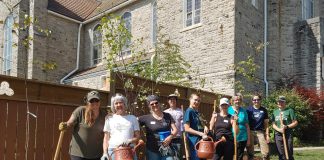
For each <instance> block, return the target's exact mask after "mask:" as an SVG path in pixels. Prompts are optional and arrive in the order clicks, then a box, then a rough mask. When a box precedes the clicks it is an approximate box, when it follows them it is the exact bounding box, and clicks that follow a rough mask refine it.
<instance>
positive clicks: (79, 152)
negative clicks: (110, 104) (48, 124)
mask: <svg viewBox="0 0 324 160" xmlns="http://www.w3.org/2000/svg"><path fill="white" fill-rule="evenodd" d="M84 100H85V102H86V106H80V107H78V108H76V109H75V110H74V111H73V113H72V115H71V117H70V119H69V120H68V121H67V122H61V123H60V125H59V130H60V131H63V130H66V129H67V128H73V131H72V140H71V143H70V146H69V147H68V148H69V150H70V151H69V153H70V157H71V160H83V159H91V160H99V159H100V157H101V155H102V144H103V141H102V139H103V137H104V132H103V131H102V130H103V128H104V124H105V117H106V113H107V112H106V111H105V110H104V109H100V95H99V92H97V91H90V92H89V93H88V94H87V96H86V97H85V98H84Z"/></svg>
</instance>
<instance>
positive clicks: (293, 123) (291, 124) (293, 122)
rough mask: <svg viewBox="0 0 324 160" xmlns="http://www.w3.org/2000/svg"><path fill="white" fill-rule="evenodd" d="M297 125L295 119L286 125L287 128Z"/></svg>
mask: <svg viewBox="0 0 324 160" xmlns="http://www.w3.org/2000/svg"><path fill="white" fill-rule="evenodd" d="M297 125H298V121H297V120H293V121H292V122H291V123H290V124H289V125H287V127H288V128H295V127H296V126H297Z"/></svg>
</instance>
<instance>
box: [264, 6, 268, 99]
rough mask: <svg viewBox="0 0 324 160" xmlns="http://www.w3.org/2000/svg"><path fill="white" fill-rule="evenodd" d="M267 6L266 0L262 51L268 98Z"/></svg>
mask: <svg viewBox="0 0 324 160" xmlns="http://www.w3.org/2000/svg"><path fill="white" fill-rule="evenodd" d="M267 41H268V5H267V0H264V50H263V57H264V60H263V62H264V63H263V64H264V67H263V69H264V70H263V80H264V84H265V95H266V97H268V95H269V82H268V80H267V49H268V48H267V47H268V46H267V45H268V42H267Z"/></svg>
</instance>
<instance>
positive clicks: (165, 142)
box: [162, 135, 172, 146]
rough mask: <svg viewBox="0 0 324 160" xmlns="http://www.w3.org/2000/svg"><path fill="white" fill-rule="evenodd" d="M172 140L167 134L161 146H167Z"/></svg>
mask: <svg viewBox="0 0 324 160" xmlns="http://www.w3.org/2000/svg"><path fill="white" fill-rule="evenodd" d="M171 141H172V136H171V135H170V136H168V137H167V138H165V139H164V141H163V142H162V144H163V146H168V145H169V144H170V143H171Z"/></svg>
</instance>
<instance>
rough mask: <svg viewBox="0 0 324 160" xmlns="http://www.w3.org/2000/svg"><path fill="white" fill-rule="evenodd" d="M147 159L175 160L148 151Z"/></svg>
mask: <svg viewBox="0 0 324 160" xmlns="http://www.w3.org/2000/svg"><path fill="white" fill-rule="evenodd" d="M146 158H147V159H149V160H173V157H172V156H161V154H160V153H156V152H152V151H150V150H148V149H146Z"/></svg>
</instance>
